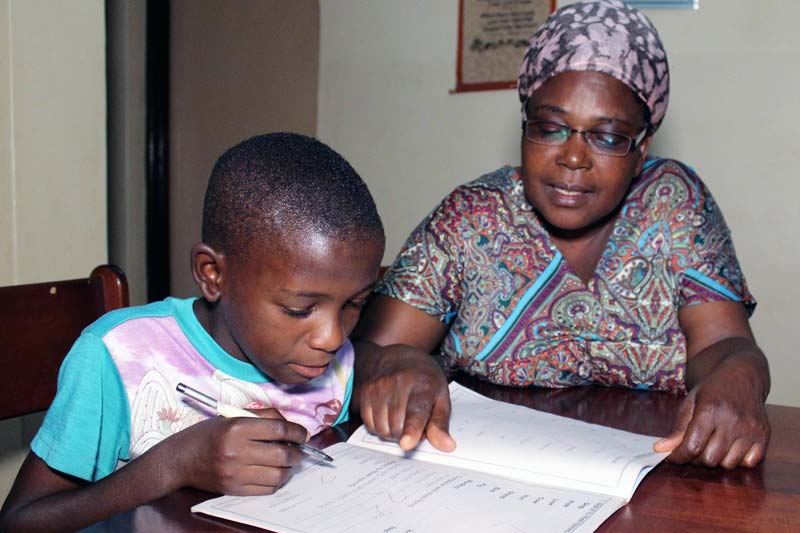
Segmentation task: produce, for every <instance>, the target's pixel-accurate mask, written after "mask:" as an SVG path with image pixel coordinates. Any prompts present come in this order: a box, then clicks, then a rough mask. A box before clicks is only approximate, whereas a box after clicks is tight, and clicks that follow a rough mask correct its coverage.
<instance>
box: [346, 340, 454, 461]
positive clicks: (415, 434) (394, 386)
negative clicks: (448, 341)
mask: <svg viewBox="0 0 800 533" xmlns="http://www.w3.org/2000/svg"><path fill="white" fill-rule="evenodd" d="M356 349H357V350H358V352H357V353H358V357H359V358H360V359H361V361H362V363H363V362H364V361H365V360H366V359H367V358H369V359H370V361H369V363H370V364H368V365H367V364H362V365H361V370H362V371H361V373H360V374H361V376H362V378H363V376H364V375H365V374H366V375H368V376H369V378H368V379H366V381H363V382H359V383H358V384H357V386H356V390H357V393H356V395H357V397H356V398H355V403H356V405H358V406H359V407H360V409H361V420H362V421H363V422H364V425H365V426H366V427H367V429H369V431H370V432H372V433H374V434H376V435H378V436H379V437H382V438H385V439H393V440H397V441H399V444H400V447H401V448H402V449H403V450H406V451H409V450H413V449H414V448H416V447H417V444H419V442H420V441H421V440H422V438H423V437H425V438H427V439H428V442H430V443H431V444H432V445H433V446H434V447H435V448H437V449H439V450H442V451H446V452H449V451H453V450H454V449H455V447H456V443H455V441H454V440H453V438H452V437H451V436H450V433H449V432H448V428H449V425H450V393H449V391H448V389H447V380H446V379H445V376H444V373H443V372H442V370H441V369H440V368H439V366H438V365H437V364H436V362H435V361H434V360H433V358H432V357H431V356H430V355H429V354H427V353H425V352H422V351H420V350H418V349H416V348H413V347H411V346H406V345H392V346H387V347H384V348H381V347H379V346H376V345H374V344H369V343H365V342H363V341H362V342H359V343H357V344H356Z"/></svg>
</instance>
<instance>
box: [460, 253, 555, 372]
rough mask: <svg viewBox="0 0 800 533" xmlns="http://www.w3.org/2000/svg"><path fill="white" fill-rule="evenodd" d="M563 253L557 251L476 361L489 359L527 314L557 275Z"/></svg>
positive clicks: (476, 357)
mask: <svg viewBox="0 0 800 533" xmlns="http://www.w3.org/2000/svg"><path fill="white" fill-rule="evenodd" d="M561 260H562V256H561V252H559V251H556V254H555V256H554V257H553V260H552V261H550V264H549V265H547V268H545V269H544V271H543V272H542V273H541V275H540V276H539V277H538V278H536V281H534V282H533V285H531V286H530V287H528V290H527V291H525V294H523V295H522V298H520V299H519V302H517V305H516V307H514V311H513V312H512V313H511V315H510V316H509V317H508V318H507V319H506V321H505V322H504V323H503V325H502V327H500V329H498V330H497V332H495V334H494V335H492V338H491V339H489V342H488V343H486V346H484V347H483V349H482V350H481V351H480V353H478V355H476V356H475V360H477V361H483V360H484V359H486V358H487V357H489V356H490V355H491V354H492V352H493V351H494V349H495V347H497V345H498V344H500V342H501V341H502V340H503V339H504V338H505V336H506V334H508V331H509V330H510V329H511V328H512V327H513V326H514V324H515V323H516V322H517V320H519V317H520V315H522V313H524V312H525V310H526V309H527V308H528V305H529V304H530V303H531V301H532V300H533V299H534V298H536V295H538V294H539V292H540V291H541V290H542V288H543V287H544V286H545V285H546V284H547V282H548V281H550V279H551V278H552V277H553V275H555V273H556V272H557V271H558V267H559V266H560V265H561Z"/></svg>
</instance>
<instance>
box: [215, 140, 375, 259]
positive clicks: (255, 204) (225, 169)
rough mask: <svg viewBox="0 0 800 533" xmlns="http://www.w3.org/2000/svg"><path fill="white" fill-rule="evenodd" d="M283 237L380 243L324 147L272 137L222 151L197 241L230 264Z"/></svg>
mask: <svg viewBox="0 0 800 533" xmlns="http://www.w3.org/2000/svg"><path fill="white" fill-rule="evenodd" d="M287 232H291V233H294V232H300V234H301V235H302V234H312V233H315V234H319V235H323V236H325V237H329V238H334V239H337V240H350V239H357V238H362V239H373V240H379V241H381V242H385V236H384V232H383V224H381V219H380V216H378V210H377V209H376V207H375V202H374V200H373V199H372V195H370V193H369V189H368V188H367V185H366V184H365V183H364V181H363V180H362V179H361V177H360V176H359V175H358V173H356V171H355V170H354V169H353V167H352V166H350V164H349V163H348V162H347V161H346V160H345V159H344V158H343V157H342V156H341V155H339V154H338V153H337V152H336V151H334V150H333V149H332V148H330V147H329V146H327V145H326V144H324V143H322V142H320V141H318V140H317V139H314V138H312V137H307V136H305V135H300V134H298V133H288V132H278V133H268V134H265V135H258V136H256V137H252V138H250V139H247V140H245V141H242V142H241V143H239V144H237V145H236V146H234V147H232V148H230V149H228V150H227V151H226V152H225V153H224V154H222V156H220V158H219V159H218V160H217V162H216V164H215V165H214V169H213V170H212V172H211V177H210V178H209V181H208V189H207V190H206V196H205V202H204V204H203V230H202V233H203V235H202V238H203V241H204V242H205V243H207V244H209V245H211V246H212V247H214V248H216V249H217V250H218V251H221V252H223V253H225V254H227V255H229V256H230V255H235V254H242V253H245V254H246V253H247V251H248V250H249V249H251V248H252V247H253V244H255V243H257V242H258V241H261V242H264V241H268V240H269V239H273V238H279V236H281V235H286V234H287Z"/></svg>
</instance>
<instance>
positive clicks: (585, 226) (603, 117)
mask: <svg viewBox="0 0 800 533" xmlns="http://www.w3.org/2000/svg"><path fill="white" fill-rule="evenodd" d="M527 118H528V120H545V121H549V122H555V123H558V124H563V125H565V126H569V127H570V128H574V129H577V130H581V131H585V130H600V131H607V132H614V133H622V134H624V135H627V136H629V137H635V136H636V135H637V134H639V133H640V132H641V131H642V130H643V129H644V128H645V126H646V125H647V124H646V122H645V110H644V106H643V104H642V103H641V101H640V100H639V99H638V98H637V97H636V96H635V95H634V93H633V92H632V91H631V90H630V89H629V88H628V87H627V86H626V85H625V84H624V83H622V82H621V81H619V80H617V79H615V78H613V77H612V76H609V75H608V74H604V73H601V72H583V71H581V72H578V71H574V72H573V71H569V72H563V73H561V74H558V75H557V76H554V77H552V78H551V79H549V80H548V81H547V82H545V83H544V84H543V85H542V86H541V87H540V88H539V89H537V90H536V92H534V93H533V95H531V98H530V99H529V100H528V105H527ZM650 139H651V137H650V136H646V137H645V138H644V140H643V141H642V142H641V143H640V144H639V145H638V146H637V147H636V148H634V149H633V150H632V151H631V152H630V153H628V155H625V156H610V155H602V154H598V153H596V152H594V151H592V149H591V147H589V145H587V144H586V142H585V140H584V138H583V136H582V135H580V134H578V133H573V134H572V136H571V137H570V138H569V139H568V140H567V141H566V142H565V143H564V144H561V145H558V146H549V145H543V144H537V143H534V142H531V141H529V140H528V139H527V138H526V137H525V134H524V132H523V135H522V179H523V183H524V186H525V196H526V197H527V199H528V201H529V202H530V203H531V205H533V207H534V208H535V209H536V211H537V212H538V213H539V214H540V216H542V217H543V218H544V219H545V221H546V222H547V223H548V224H549V225H550V226H551V228H552V230H553V231H554V232H555V233H557V234H561V235H562V236H567V237H568V236H574V237H579V236H581V235H585V234H587V233H591V232H592V231H594V230H595V229H597V228H602V227H604V225H605V224H606V223H607V222H609V221H610V220H611V219H610V216H611V215H612V213H614V212H615V210H616V208H617V207H618V206H619V205H620V204H621V202H622V200H623V198H624V197H625V194H626V193H627V191H628V187H629V186H630V183H631V181H632V180H633V178H634V177H635V176H637V175H638V174H639V173H640V172H641V170H642V164H643V163H644V160H645V156H646V155H647V147H648V146H649V144H650Z"/></svg>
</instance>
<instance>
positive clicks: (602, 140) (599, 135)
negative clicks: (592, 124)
mask: <svg viewBox="0 0 800 533" xmlns="http://www.w3.org/2000/svg"><path fill="white" fill-rule="evenodd" d="M589 133H591V135H592V137H593V138H594V141H595V142H596V143H597V144H601V145H604V146H608V147H609V148H614V147H616V146H619V145H621V144H624V143H625V142H627V138H626V137H624V136H623V135H620V134H618V133H609V132H605V131H592V132H589Z"/></svg>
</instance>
